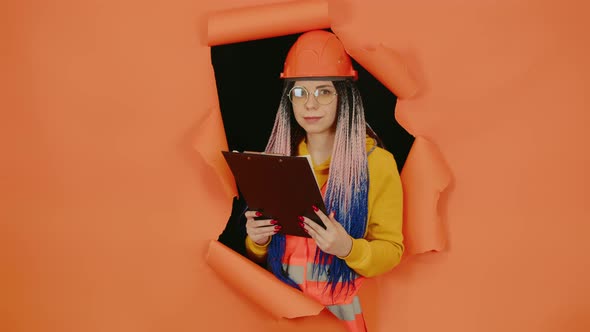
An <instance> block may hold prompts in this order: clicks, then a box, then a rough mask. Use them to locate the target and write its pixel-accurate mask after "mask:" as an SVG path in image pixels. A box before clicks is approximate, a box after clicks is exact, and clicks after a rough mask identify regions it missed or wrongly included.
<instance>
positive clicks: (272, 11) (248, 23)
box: [207, 0, 330, 46]
mask: <svg viewBox="0 0 590 332" xmlns="http://www.w3.org/2000/svg"><path fill="white" fill-rule="evenodd" d="M329 27H330V17H329V15H328V1H326V0H303V1H290V2H283V3H276V4H270V5H260V6H253V7H244V8H237V9H231V10H226V11H221V12H218V13H214V14H212V15H210V16H209V20H208V23H207V29H208V45H209V46H215V45H222V44H230V43H237V42H243V41H250V40H255V39H263V38H270V37H277V36H284V35H290V34H294V33H298V32H304V31H308V30H315V29H325V28H329Z"/></svg>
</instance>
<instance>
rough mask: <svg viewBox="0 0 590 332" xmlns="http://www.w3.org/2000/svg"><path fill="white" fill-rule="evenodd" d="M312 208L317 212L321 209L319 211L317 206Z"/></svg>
mask: <svg viewBox="0 0 590 332" xmlns="http://www.w3.org/2000/svg"><path fill="white" fill-rule="evenodd" d="M311 208H312V209H313V210H314V211H315V212H318V210H319V209H318V207H317V206H315V205H312V206H311Z"/></svg>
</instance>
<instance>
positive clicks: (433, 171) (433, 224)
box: [401, 136, 451, 255]
mask: <svg viewBox="0 0 590 332" xmlns="http://www.w3.org/2000/svg"><path fill="white" fill-rule="evenodd" d="M401 179H402V183H403V188H404V238H405V239H404V244H405V245H406V253H407V254H408V255H411V254H419V253H424V252H427V251H432V250H434V251H440V250H442V249H443V248H444V247H445V245H446V240H447V239H446V232H445V231H444V229H443V225H442V223H441V217H440V215H439V214H438V203H439V198H440V194H441V193H442V192H443V191H444V190H445V189H446V188H447V187H448V186H449V184H450V182H451V172H450V170H449V169H448V167H447V166H446V163H445V162H444V160H443V158H442V155H441V154H440V152H439V150H438V149H437V147H436V146H435V145H434V144H432V143H431V142H429V141H428V140H426V139H425V138H423V137H420V136H418V137H416V139H415V140H414V144H413V145H412V149H411V150H410V153H409V155H408V159H407V160H406V163H405V165H404V168H403V170H402V172H401Z"/></svg>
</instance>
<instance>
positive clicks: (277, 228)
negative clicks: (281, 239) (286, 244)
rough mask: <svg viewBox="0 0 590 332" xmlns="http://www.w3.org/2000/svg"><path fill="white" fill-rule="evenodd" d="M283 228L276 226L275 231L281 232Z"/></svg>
mask: <svg viewBox="0 0 590 332" xmlns="http://www.w3.org/2000/svg"><path fill="white" fill-rule="evenodd" d="M281 228H283V227H281V226H275V231H280V230H281Z"/></svg>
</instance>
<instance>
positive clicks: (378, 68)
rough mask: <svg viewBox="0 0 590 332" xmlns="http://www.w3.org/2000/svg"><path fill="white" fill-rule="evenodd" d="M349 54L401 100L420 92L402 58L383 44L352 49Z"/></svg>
mask: <svg viewBox="0 0 590 332" xmlns="http://www.w3.org/2000/svg"><path fill="white" fill-rule="evenodd" d="M348 54H350V56H351V57H353V58H354V59H355V60H356V61H357V62H358V63H359V64H360V65H361V66H363V67H364V68H365V69H366V70H367V71H369V72H370V73H371V75H373V76H374V77H375V78H376V79H377V80H379V81H380V82H381V83H382V84H383V85H385V86H386V87H387V88H388V89H389V90H390V91H392V92H393V93H394V94H395V95H396V96H397V97H398V98H400V99H408V98H411V97H413V96H415V95H416V93H417V92H418V83H417V82H416V80H415V79H414V78H413V77H412V75H410V72H409V70H408V67H407V66H406V65H405V63H404V61H403V59H402V57H401V56H400V55H399V54H398V53H397V52H395V51H393V50H392V49H390V48H388V47H386V46H384V45H383V44H379V45H377V46H376V47H375V48H371V49H364V48H352V49H350V50H348Z"/></svg>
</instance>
